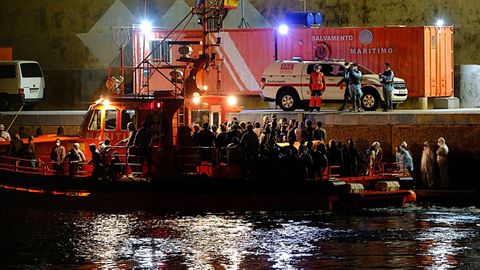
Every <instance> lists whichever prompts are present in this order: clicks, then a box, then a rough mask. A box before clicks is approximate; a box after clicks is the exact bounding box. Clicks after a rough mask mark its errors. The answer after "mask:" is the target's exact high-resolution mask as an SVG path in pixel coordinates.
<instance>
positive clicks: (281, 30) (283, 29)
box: [273, 23, 289, 61]
mask: <svg viewBox="0 0 480 270" xmlns="http://www.w3.org/2000/svg"><path fill="white" fill-rule="evenodd" d="M288 30H289V29H288V25H286V24H284V23H282V24H280V25H279V26H278V27H277V28H275V29H274V32H273V43H274V45H275V61H277V60H278V34H280V35H282V36H285V35H287V34H288Z"/></svg>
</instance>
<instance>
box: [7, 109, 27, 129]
mask: <svg viewBox="0 0 480 270" xmlns="http://www.w3.org/2000/svg"><path fill="white" fill-rule="evenodd" d="M22 109H23V105H22V106H21V107H20V109H19V110H18V112H17V114H15V117H13V120H12V121H11V122H10V125H8V128H7V130H6V131H7V132H8V131H9V130H10V128H11V127H12V125H13V123H14V122H15V120H17V117H18V115H19V114H20V112H21V111H22Z"/></svg>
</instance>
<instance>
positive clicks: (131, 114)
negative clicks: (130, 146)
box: [121, 110, 136, 130]
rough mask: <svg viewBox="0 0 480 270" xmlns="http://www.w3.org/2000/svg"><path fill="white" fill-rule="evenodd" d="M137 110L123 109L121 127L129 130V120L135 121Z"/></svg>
mask: <svg viewBox="0 0 480 270" xmlns="http://www.w3.org/2000/svg"><path fill="white" fill-rule="evenodd" d="M135 114H136V112H135V110H122V119H121V121H122V122H121V123H122V126H121V129H122V130H127V129H128V128H127V125H128V123H129V122H132V123H135Z"/></svg>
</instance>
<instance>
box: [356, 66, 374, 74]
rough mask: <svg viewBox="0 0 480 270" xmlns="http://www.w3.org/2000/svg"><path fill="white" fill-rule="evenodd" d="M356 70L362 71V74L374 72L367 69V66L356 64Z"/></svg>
mask: <svg viewBox="0 0 480 270" xmlns="http://www.w3.org/2000/svg"><path fill="white" fill-rule="evenodd" d="M358 70H360V71H361V72H362V74H375V73H373V71H371V70H369V69H368V68H366V67H364V66H360V65H358Z"/></svg>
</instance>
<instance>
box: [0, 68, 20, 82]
mask: <svg viewBox="0 0 480 270" xmlns="http://www.w3.org/2000/svg"><path fill="white" fill-rule="evenodd" d="M15 77H17V73H16V71H15V65H0V79H12V78H15Z"/></svg>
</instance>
